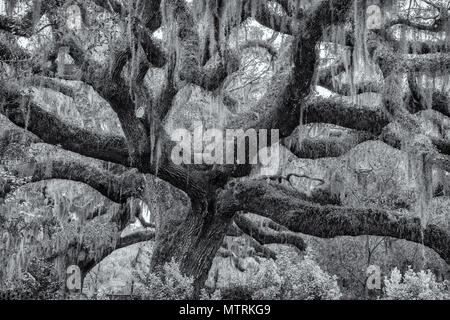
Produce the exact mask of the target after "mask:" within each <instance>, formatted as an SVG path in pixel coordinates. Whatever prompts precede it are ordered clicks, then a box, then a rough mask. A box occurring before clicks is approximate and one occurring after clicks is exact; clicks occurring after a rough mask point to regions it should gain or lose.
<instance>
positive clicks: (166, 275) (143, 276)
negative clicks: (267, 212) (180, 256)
mask: <svg viewBox="0 0 450 320" xmlns="http://www.w3.org/2000/svg"><path fill="white" fill-rule="evenodd" d="M135 276H136V277H137V278H138V279H139V280H140V281H141V283H142V284H143V286H141V287H140V288H138V290H136V292H135V293H136V294H137V295H139V296H141V297H142V298H143V299H148V300H184V299H189V298H191V297H192V294H193V291H194V287H193V282H194V279H193V278H191V277H186V276H184V275H183V274H182V273H181V271H180V268H179V266H178V264H177V263H176V262H175V261H174V260H172V261H171V262H170V263H166V264H165V265H164V267H163V268H162V270H160V271H157V272H150V273H145V272H135Z"/></svg>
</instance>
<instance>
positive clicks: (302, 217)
mask: <svg viewBox="0 0 450 320" xmlns="http://www.w3.org/2000/svg"><path fill="white" fill-rule="evenodd" d="M230 188H232V189H233V191H232V192H233V193H234V197H235V199H236V202H235V205H236V206H237V207H238V208H240V209H241V210H245V211H247V212H252V213H255V214H259V215H262V216H265V217H269V218H270V219H272V220H274V221H276V222H278V223H280V224H281V225H284V226H286V227H287V228H289V230H292V231H294V232H300V233H304V234H309V235H313V236H317V237H322V238H334V237H338V236H360V235H374V236H389V237H394V238H398V239H405V240H409V241H412V242H416V243H423V244H424V245H425V246H427V247H429V248H431V249H433V250H435V251H436V252H437V253H438V254H439V255H440V256H441V257H442V258H443V259H444V260H445V261H447V263H450V235H449V234H448V233H447V232H446V231H444V229H441V228H440V227H438V226H436V225H431V224H429V225H427V226H426V227H422V225H421V221H420V219H418V218H414V217H410V216H408V215H404V214H399V213H396V212H391V211H387V210H382V209H375V208H345V207H336V206H320V205H316V204H312V203H309V202H306V201H303V200H299V199H297V198H296V197H295V193H294V192H292V191H289V190H286V191H282V190H281V189H280V188H275V187H273V186H271V185H270V184H269V185H268V184H266V183H264V182H260V181H240V182H236V183H235V184H234V185H232V186H230Z"/></svg>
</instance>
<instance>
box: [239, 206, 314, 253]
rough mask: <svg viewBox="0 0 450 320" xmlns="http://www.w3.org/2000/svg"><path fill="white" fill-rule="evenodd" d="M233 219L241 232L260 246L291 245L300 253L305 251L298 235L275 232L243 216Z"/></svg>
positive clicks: (303, 243) (304, 246) (303, 242)
mask: <svg viewBox="0 0 450 320" xmlns="http://www.w3.org/2000/svg"><path fill="white" fill-rule="evenodd" d="M233 219H234V222H236V225H237V226H238V227H239V228H240V229H241V230H242V231H244V232H245V233H246V234H248V235H249V236H251V237H252V238H254V239H255V240H256V241H258V242H259V243H261V244H273V243H279V244H291V245H293V246H295V247H297V248H298V249H299V250H301V251H303V250H305V249H306V243H305V241H303V239H302V238H301V237H300V236H299V235H298V234H295V233H293V232H289V231H278V232H277V231H273V230H270V229H268V228H265V227H264V226H258V225H257V224H256V223H254V222H253V221H251V220H250V219H249V218H247V217H246V216H245V215H244V214H237V215H236V216H234V218H233Z"/></svg>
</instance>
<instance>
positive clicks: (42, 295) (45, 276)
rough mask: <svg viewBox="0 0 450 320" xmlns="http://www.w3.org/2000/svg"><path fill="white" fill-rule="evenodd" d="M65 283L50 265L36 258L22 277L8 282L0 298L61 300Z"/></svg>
mask: <svg viewBox="0 0 450 320" xmlns="http://www.w3.org/2000/svg"><path fill="white" fill-rule="evenodd" d="M62 288H63V283H62V282H61V281H60V280H59V277H58V276H57V275H56V274H55V272H54V270H53V267H52V265H51V264H50V263H48V262H46V261H44V260H42V259H39V258H34V259H33V260H32V261H31V262H30V264H29V265H28V267H27V270H26V271H24V272H22V273H21V275H20V277H18V278H15V279H13V280H11V281H6V282H5V283H4V284H2V286H1V289H0V298H1V299H8V300H15V299H20V300H23V299H45V300H52V299H61V298H62V297H63V294H64V292H63V290H62Z"/></svg>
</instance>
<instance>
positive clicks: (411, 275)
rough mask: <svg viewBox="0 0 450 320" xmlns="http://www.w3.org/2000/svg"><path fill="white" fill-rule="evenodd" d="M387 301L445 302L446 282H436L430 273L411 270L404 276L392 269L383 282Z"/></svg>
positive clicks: (447, 295) (449, 297)
mask: <svg viewBox="0 0 450 320" xmlns="http://www.w3.org/2000/svg"><path fill="white" fill-rule="evenodd" d="M384 284H385V289H384V292H385V296H384V297H383V298H384V299H387V300H447V299H450V290H449V283H448V281H444V282H437V281H436V276H435V275H434V274H433V273H432V272H431V271H430V270H427V271H423V270H421V271H419V272H414V270H412V269H411V268H408V270H407V271H406V272H405V274H404V275H402V273H401V272H400V271H399V270H398V269H397V268H394V269H393V270H392V271H391V274H390V275H389V276H388V277H387V278H386V279H385V280H384Z"/></svg>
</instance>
